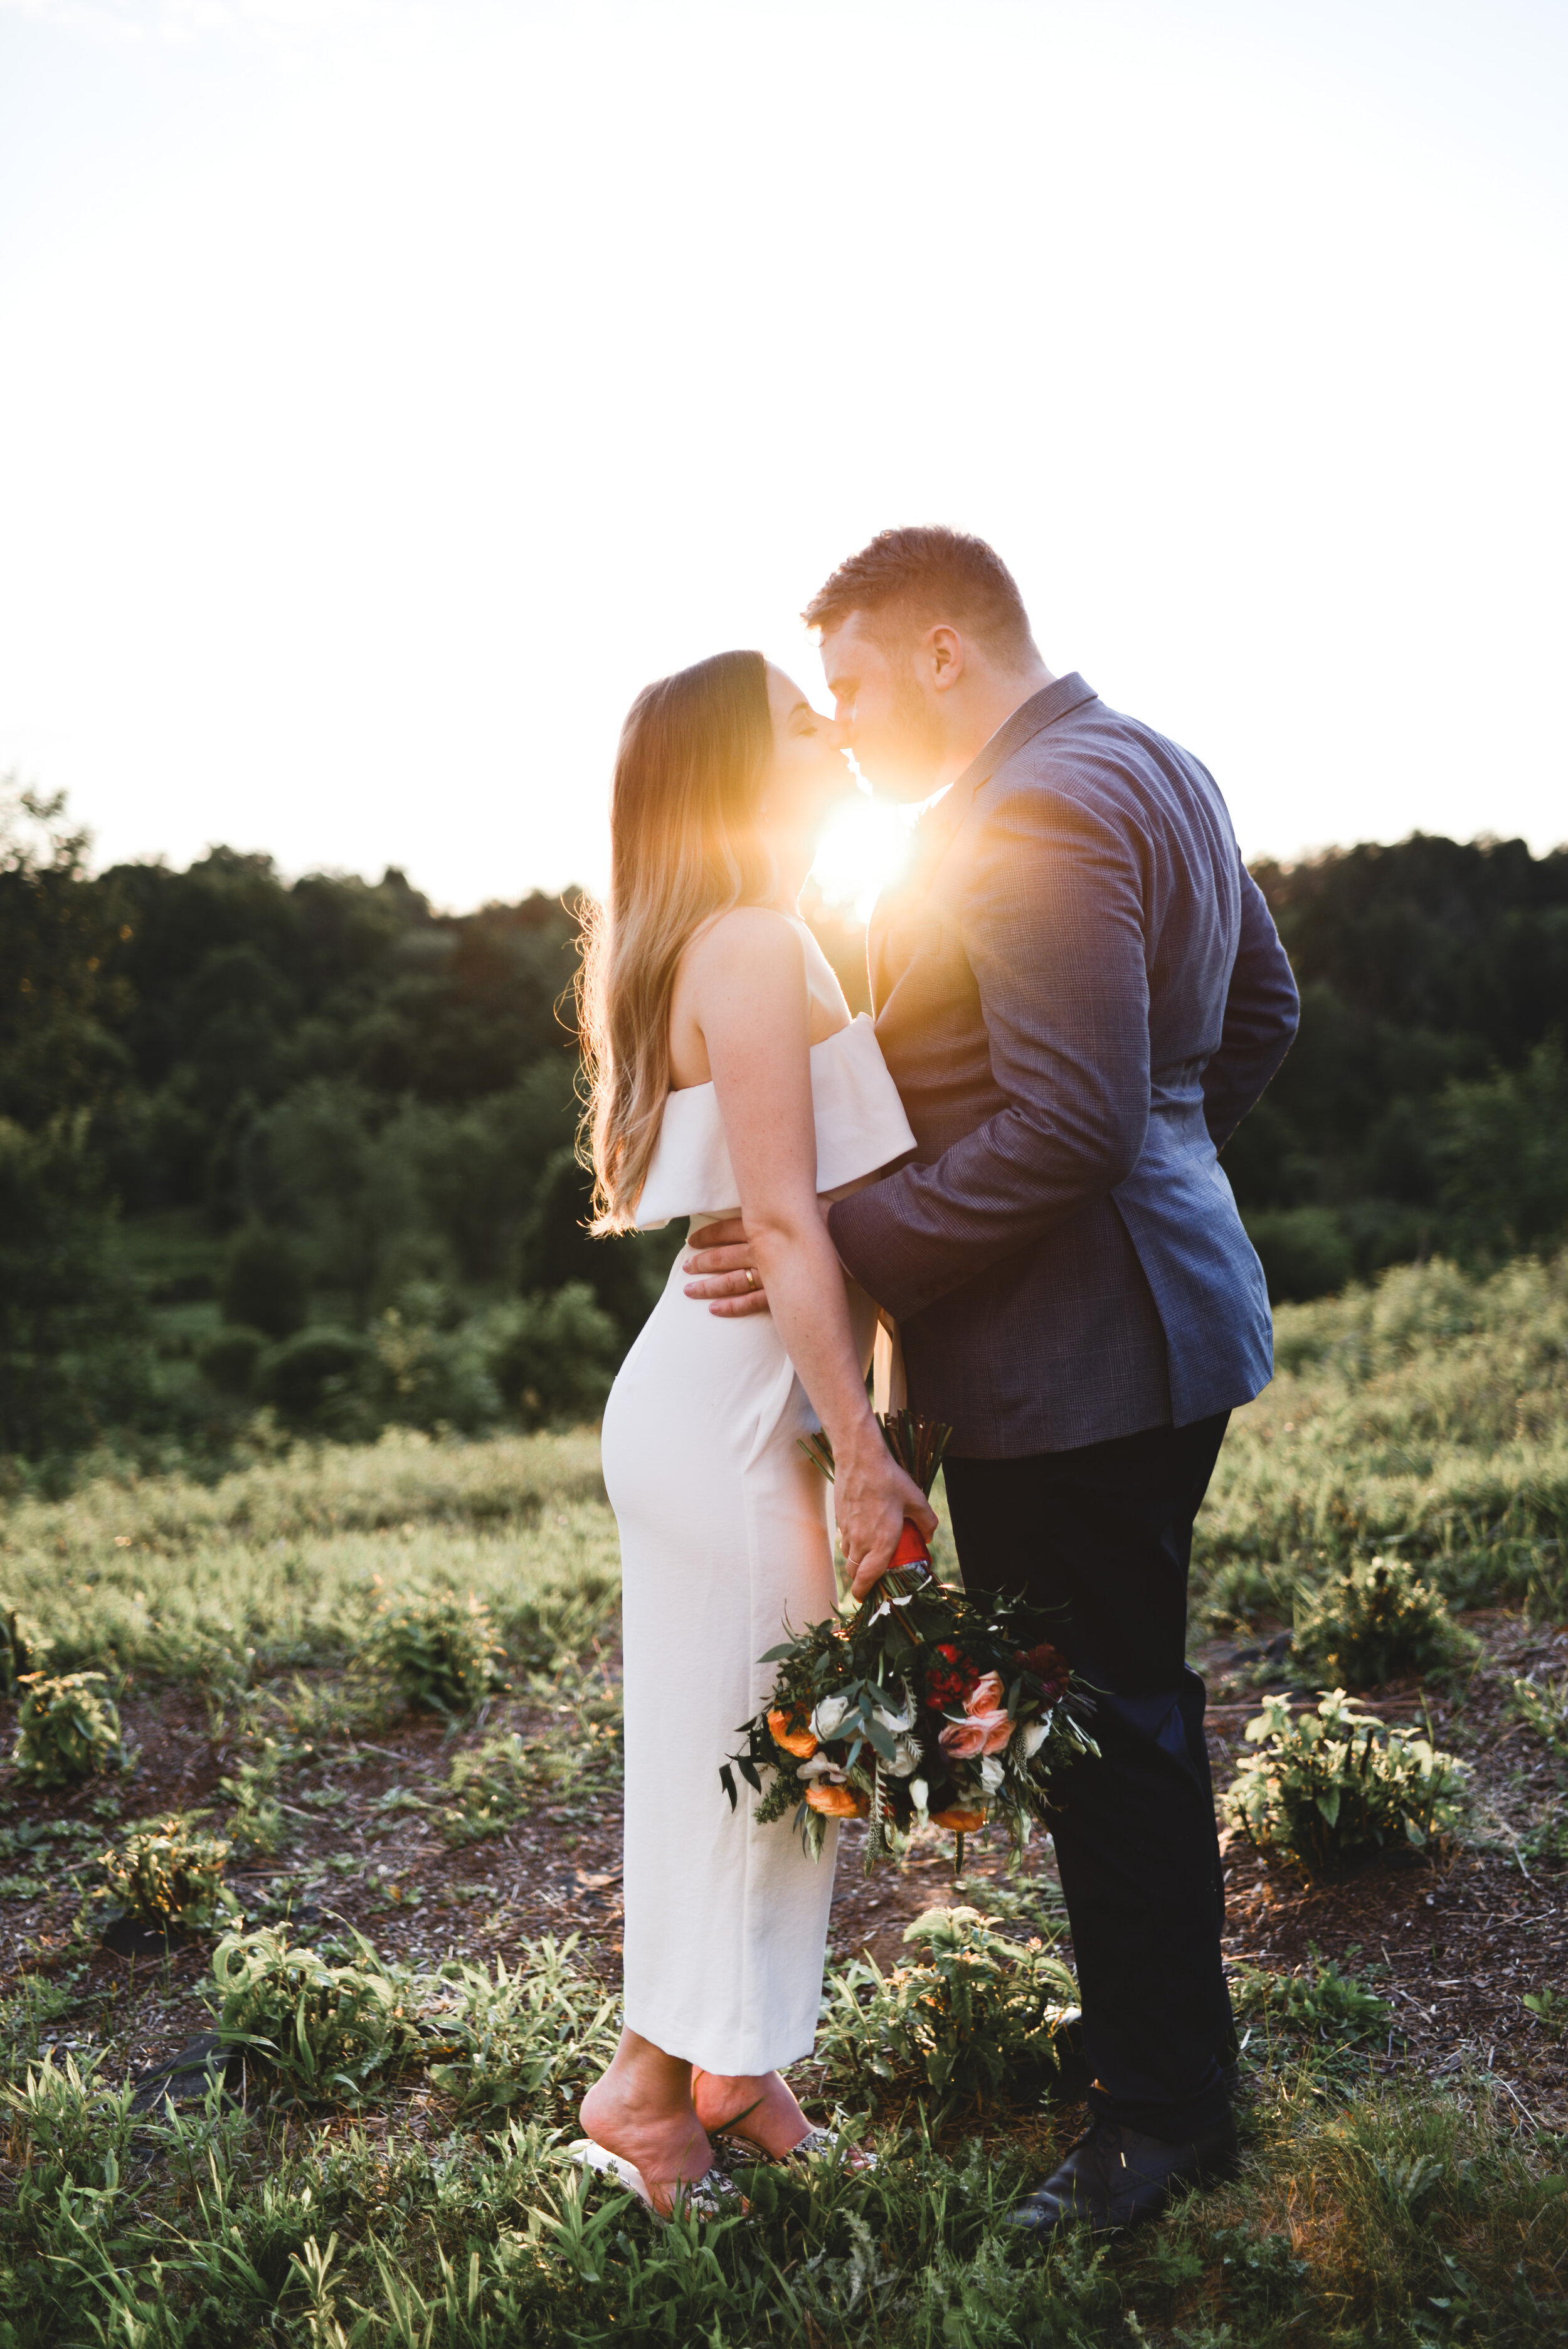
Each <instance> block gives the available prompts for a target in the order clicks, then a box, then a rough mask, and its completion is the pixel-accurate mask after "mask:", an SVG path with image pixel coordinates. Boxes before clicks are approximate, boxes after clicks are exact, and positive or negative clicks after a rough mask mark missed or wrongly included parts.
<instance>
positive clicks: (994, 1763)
mask: <svg viewBox="0 0 1568 2349" xmlns="http://www.w3.org/2000/svg"><path fill="white" fill-rule="evenodd" d="M1006 1775H1007V1773H1006V1770H1005V1769H1004V1768H1003V1766H1002V1757H1001V1755H1000V1754H982V1755H981V1756H980V1784H981V1785H982V1786H984V1788H985V1792H986V1793H987V1794H988V1795H994V1794H995V1792H996V1791H997V1789H998V1787H999V1786H1000V1785H1001V1784H1002V1781H1003V1779H1004V1778H1005V1777H1006Z"/></svg>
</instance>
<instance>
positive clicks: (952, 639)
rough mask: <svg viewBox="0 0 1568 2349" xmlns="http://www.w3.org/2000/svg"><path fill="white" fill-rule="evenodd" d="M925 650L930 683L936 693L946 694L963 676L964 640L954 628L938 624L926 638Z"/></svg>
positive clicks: (941, 623)
mask: <svg viewBox="0 0 1568 2349" xmlns="http://www.w3.org/2000/svg"><path fill="white" fill-rule="evenodd" d="M925 649H926V657H927V659H928V660H929V661H930V663H931V682H932V684H933V686H934V688H935V689H936V691H937V692H938V693H946V692H947V691H948V690H949V689H950V688H952V687H953V686H955V685H956V684H957V682H958V680H959V678H961V677H962V676H963V674H964V639H963V637H962V636H960V635H959V633H958V631H957V629H956V628H950V627H949V626H947V625H946V623H945V621H943V622H939V623H938V625H937V626H935V627H934V628H933V629H932V630H931V631H930V633H929V635H928V636H927V637H926V639H925Z"/></svg>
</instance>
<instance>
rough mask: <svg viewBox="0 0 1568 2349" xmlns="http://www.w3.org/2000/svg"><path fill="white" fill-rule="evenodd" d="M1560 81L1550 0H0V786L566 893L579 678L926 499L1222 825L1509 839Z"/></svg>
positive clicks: (586, 811)
mask: <svg viewBox="0 0 1568 2349" xmlns="http://www.w3.org/2000/svg"><path fill="white" fill-rule="evenodd" d="M1565 114H1568V7H1564V6H1563V5H1562V0H1302V5H1295V0H1173V4H1172V0H1024V5H1015V0H965V5H963V6H962V7H954V6H953V5H951V0H943V5H929V0H825V5H818V0H657V5H653V0H439V5H415V4H414V0H0V351H3V353H4V359H3V363H0V775H4V774H5V773H6V772H8V771H9V772H11V773H13V774H15V777H16V778H17V779H19V781H21V782H23V783H25V784H29V785H31V786H33V787H35V788H36V789H38V790H40V791H45V792H51V791H65V792H67V793H68V795H69V805H70V809H71V812H72V813H73V814H74V816H75V817H76V818H77V820H78V821H80V822H82V823H87V824H88V825H90V826H91V828H92V830H93V832H94V833H95V835H96V840H97V850H96V854H97V855H98V859H99V861H100V862H110V861H114V860H118V859H120V858H124V857H131V856H152V855H160V854H161V855H167V856H168V857H169V858H170V859H171V860H172V861H174V862H176V863H184V862H185V861H187V860H188V859H190V858H191V857H192V856H195V855H199V854H201V852H202V851H203V849H204V848H205V847H206V846H207V845H208V844H209V843H213V842H224V843H228V844H230V845H232V846H234V847H236V848H242V849H264V850H267V851H270V852H271V853H272V854H274V855H275V856H276V858H277V860H278V863H279V864H280V866H281V867H282V868H283V869H284V871H285V872H288V873H298V872H302V871H306V870H321V869H329V870H344V871H355V872H363V873H366V874H370V875H371V876H375V875H377V874H379V872H380V871H381V869H382V868H383V866H385V865H387V864H397V865H400V866H402V867H403V868H404V869H406V870H407V873H408V874H409V875H410V877H411V878H412V879H413V880H414V881H416V882H417V883H418V885H420V886H422V887H423V888H425V889H427V890H428V892H429V893H430V894H431V895H432V896H433V897H434V898H435V899H436V900H437V902H438V903H440V904H442V905H451V906H465V905H472V904H474V903H476V902H479V901H480V900H482V899H484V898H488V897H500V898H511V897H515V896H517V895H521V893H522V892H524V891H525V890H527V889H529V888H531V887H535V886H539V887H544V888H548V889H552V890H553V889H557V888H560V887H562V886H563V885H566V884H568V883H570V882H574V881H576V882H584V883H586V884H587V885H590V886H599V885H602V884H603V879H604V875H605V870H606V864H607V831H606V823H605V802H606V794H607V787H608V779H609V773H610V767H611V761H612V760H613V757H614V744H615V738H616V734H617V731H618V730H619V726H620V721H621V719H622V716H623V714H624V710H625V708H626V705H627V704H628V702H629V701H630V699H631V698H632V696H633V695H634V693H635V691H636V690H637V688H639V687H640V686H641V685H642V684H644V683H645V681H646V680H647V679H648V678H652V677H655V676H659V675H662V674H665V672H667V671H668V670H670V669H672V668H676V667H681V666H682V665H684V664H685V663H686V662H688V661H691V660H695V659H698V658H701V657H703V656H704V655H706V654H707V653H709V652H713V651H717V650H719V649H721V648H722V647H726V646H729V645H748V644H749V645H758V646H760V647H762V649H763V650H764V651H766V652H767V653H768V655H769V657H770V658H773V659H775V660H777V661H779V663H780V664H781V665H782V666H784V667H787V668H789V670H790V671H791V673H792V674H794V675H795V676H796V677H797V678H799V679H800V680H801V682H802V683H803V684H804V685H805V686H806V688H807V689H808V690H809V691H810V692H812V693H813V694H815V695H817V696H818V697H819V698H820V689H821V688H820V668H819V666H818V662H817V658H816V655H815V652H814V649H813V647H812V646H811V644H810V639H809V638H808V637H807V636H806V634H805V632H804V631H803V629H802V628H801V626H800V625H799V619H798V617H797V615H798V614H799V608H800V606H801V605H802V604H803V603H804V602H805V601H806V599H807V597H808V596H809V595H810V594H811V593H812V592H813V591H814V590H815V588H816V587H817V586H818V585H820V583H821V581H822V579H823V578H824V577H825V575H826V574H827V573H828V572H829V571H830V569H831V568H832V567H833V565H834V564H836V563H837V562H838V561H840V560H841V558H842V557H843V556H844V555H845V554H849V553H850V552H851V551H852V550H853V549H854V548H855V547H856V546H858V545H860V544H861V543H862V542H863V541H864V540H865V539H866V538H868V537H869V536H870V535H871V534H872V533H873V532H874V531H876V530H878V529H881V528H883V527H886V526H888V525H890V524H894V523H908V522H929V521H944V522H950V523H954V524H957V525H958V526H960V527H963V528H965V529H970V530H975V531H978V532H979V533H982V534H983V535H985V537H987V538H989V539H991V540H992V541H993V543H995V545H996V546H997V547H998V548H999V549H1000V550H1001V552H1002V554H1004V555H1005V557H1006V560H1007V561H1008V563H1009V564H1010V565H1011V566H1012V568H1013V570H1014V572H1015V574H1016V576H1017V578H1018V581H1019V584H1020V585H1021V587H1022V588H1023V591H1024V595H1025V599H1026V603H1027V605H1028V606H1029V609H1030V613H1031V616H1032V617H1033V620H1034V623H1035V629H1036V635H1037V639H1038V641H1039V644H1040V647H1041V650H1042V652H1043V654H1044V656H1045V658H1046V659H1047V662H1048V663H1049V665H1050V666H1051V667H1052V668H1053V669H1055V670H1057V671H1058V672H1064V671H1066V670H1068V669H1073V668H1078V669H1081V670H1082V671H1083V672H1084V674H1085V675H1086V676H1087V677H1088V679H1089V680H1090V682H1091V683H1092V684H1093V685H1094V687H1095V688H1097V689H1098V690H1099V692H1100V693H1102V694H1103V695H1104V696H1105V698H1107V699H1108V700H1109V701H1110V702H1112V703H1113V704H1115V705H1116V706H1118V707H1119V708H1121V709H1129V710H1131V711H1133V712H1135V713H1136V714H1137V715H1138V716H1140V718H1142V719H1146V720H1147V721H1148V722H1150V724H1152V725H1154V726H1156V727H1158V728H1159V729H1160V730H1161V731H1162V732H1165V733H1167V734H1171V735H1173V736H1175V737H1176V738H1177V739H1178V740H1181V741H1182V742H1184V743H1186V744H1187V745H1188V747H1189V748H1191V750H1194V751H1196V752H1197V754H1198V755H1199V757H1201V758H1202V760H1203V761H1204V762H1205V763H1206V764H1207V765H1208V766H1209V767H1210V768H1211V769H1212V771H1213V772H1214V773H1215V775H1216V776H1217V778H1218V780H1219V781H1220V783H1221V786H1222V789H1223V791H1224V792H1225V794H1226V797H1227V799H1228V801H1229V802H1230V806H1231V809H1232V812H1233V817H1234V820H1235V823H1236V828H1237V832H1238V834H1239V836H1240V839H1241V842H1242V844H1243V849H1244V851H1245V852H1246V853H1247V854H1248V855H1250V856H1259V855H1264V854H1271V855H1276V856H1281V857H1284V858H1295V857H1298V856H1300V855H1303V854H1309V853H1311V852H1312V851H1313V850H1315V849H1316V848H1320V847H1322V846H1325V845H1327V844H1330V843H1346V842H1349V841H1352V840H1359V839H1382V840H1390V839H1397V838H1400V837H1402V836H1404V835H1405V834H1406V833H1408V832H1410V831H1411V830H1413V829H1420V830H1424V831H1428V832H1445V833H1451V834H1454V835H1456V836H1458V837H1460V838H1465V839H1469V838H1471V837H1474V836H1476V835H1478V834H1480V833H1497V834H1501V835H1503V836H1510V835H1512V834H1516V833H1517V834H1522V835H1523V836H1524V837H1525V838H1526V839H1528V840H1529V841H1530V842H1531V843H1532V845H1533V846H1534V847H1535V848H1537V849H1538V850H1539V849H1545V848H1547V847H1550V846H1552V845H1553V844H1555V843H1558V842H1560V841H1562V840H1563V839H1564V838H1565V837H1568V754H1565V751H1564V748H1563V740H1564V737H1563V722H1562V713H1561V707H1560V705H1561V701H1562V698H1563V643H1564V639H1565V624H1568V608H1565V605H1568V588H1565V585H1564V574H1565V565H1564V563H1563V547H1564V544H1565V543H1568V432H1565V431H1564V429H1563V418H1564V417H1565V416H1568V383H1565V380H1564V378H1565V374H1568V368H1565V365H1564V361H1565V357H1568V304H1565V302H1564V298H1563V297H1564V290H1565V289H1564V274H1565V271H1564V258H1565V254H1568V233H1565V232H1568V123H1565V120H1564V116H1565ZM872 829H873V830H874V827H872ZM869 871H870V864H869V863H868V857H867V854H866V852H865V849H864V843H863V842H861V843H859V844H857V843H856V841H855V840H851V843H850V844H849V845H848V846H847V847H845V846H844V845H843V844H842V843H841V854H840V856H839V859H838V862H837V864H836V865H835V866H834V868H833V874H832V878H833V883H834V886H835V888H836V889H837V890H838V892H839V894H841V895H846V896H850V897H856V896H863V894H864V887H865V885H866V882H867V877H868V873H869Z"/></svg>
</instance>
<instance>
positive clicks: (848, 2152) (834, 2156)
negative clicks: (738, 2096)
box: [718, 2128, 877, 2170]
mask: <svg viewBox="0 0 1568 2349" xmlns="http://www.w3.org/2000/svg"><path fill="white" fill-rule="evenodd" d="M718 2134H719V2135H720V2136H721V2137H725V2138H727V2141H728V2142H729V2143H730V2144H731V2145H732V2146H734V2147H736V2149H737V2151H738V2152H740V2153H742V2154H744V2156H745V2157H746V2158H747V2160H748V2161H837V2162H838V2163H840V2165H841V2167H842V2168H844V2169H847V2170H860V2169H874V2168H876V2166H877V2158H876V2156H875V2154H874V2153H868V2152H867V2151H866V2149H865V2147H863V2146H860V2145H857V2144H856V2143H855V2141H854V2139H853V2137H850V2136H848V2135H847V2134H846V2133H845V2132H843V2131H842V2130H839V2129H824V2128H811V2129H808V2130H807V2131H806V2134H805V2136H804V2137H800V2138H799V2139H798V2140H797V2141H796V2143H795V2144H794V2145H792V2146H790V2147H789V2150H788V2151H787V2152H785V2153H769V2151H768V2149H767V2147H765V2146H760V2145H758V2143H757V2141H756V2139H755V2138H753V2137H743V2136H742V2135H741V2133H740V2131H739V2130H738V2129H733V2128H728V2129H721V2130H720V2131H719V2132H718Z"/></svg>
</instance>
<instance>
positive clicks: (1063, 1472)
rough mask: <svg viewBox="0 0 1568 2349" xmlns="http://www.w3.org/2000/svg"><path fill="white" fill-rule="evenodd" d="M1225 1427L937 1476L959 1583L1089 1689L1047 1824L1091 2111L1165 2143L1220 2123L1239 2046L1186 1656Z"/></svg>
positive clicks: (953, 1467) (1147, 1432) (1121, 1440)
mask: <svg viewBox="0 0 1568 2349" xmlns="http://www.w3.org/2000/svg"><path fill="white" fill-rule="evenodd" d="M1229 1416H1230V1414H1229V1413H1228V1412H1221V1413H1217V1414H1215V1416H1213V1417H1212V1418H1210V1419H1202V1420H1198V1421H1196V1422H1194V1423H1193V1424H1192V1425H1191V1426H1190V1427H1150V1428H1145V1429H1142V1430H1140V1433H1137V1434H1136V1435H1122V1436H1116V1437H1113V1438H1112V1439H1111V1440H1110V1441H1109V1442H1108V1443H1104V1444H1083V1445H1081V1446H1079V1447H1078V1449H1077V1450H1075V1451H1071V1452H1041V1453H1033V1454H1029V1455H1028V1456H1027V1457H1026V1458H1023V1459H1015V1460H954V1459H951V1458H950V1459H949V1460H948V1461H947V1463H946V1469H945V1474H946V1482H947V1505H948V1514H949V1516H950V1518H951V1521H952V1526H953V1537H954V1542H955V1544H956V1546H957V1550H958V1558H959V1563H960V1565H961V1566H962V1568H963V1569H964V1580H965V1587H966V1588H968V1589H970V1590H972V1591H977V1590H996V1591H1013V1592H1018V1593H1020V1594H1022V1595H1023V1596H1024V1597H1026V1598H1027V1599H1031V1600H1032V1601H1034V1603H1035V1604H1036V1605H1037V1606H1041V1607H1047V1608H1050V1609H1053V1610H1055V1611H1054V1612H1053V1614H1052V1617H1051V1628H1050V1629H1049V1630H1048V1631H1047V1636H1048V1637H1049V1638H1050V1639H1051V1640H1053V1642H1054V1643H1055V1644H1056V1645H1057V1647H1059V1648H1060V1649H1061V1650H1062V1651H1063V1652H1064V1654H1066V1655H1067V1656H1068V1659H1069V1660H1070V1661H1072V1663H1074V1664H1075V1665H1076V1666H1077V1668H1078V1671H1080V1672H1082V1673H1083V1675H1084V1677H1085V1678H1086V1679H1087V1680H1089V1681H1091V1682H1093V1683H1094V1684H1095V1687H1096V1690H1097V1692H1099V1693H1098V1695H1097V1702H1096V1712H1095V1715H1094V1719H1093V1722H1092V1723H1091V1724H1090V1726H1091V1728H1092V1730H1093V1733H1094V1736H1095V1739H1096V1741H1097V1743H1098V1744H1099V1749H1100V1758H1099V1761H1094V1760H1086V1761H1083V1762H1080V1763H1079V1764H1078V1765H1077V1766H1076V1767H1075V1768H1074V1770H1073V1771H1072V1772H1071V1774H1070V1775H1069V1777H1068V1782H1067V1785H1066V1790H1065V1800H1064V1803H1063V1807H1062V1809H1061V1810H1060V1811H1059V1812H1058V1813H1057V1816H1056V1818H1055V1820H1054V1821H1053V1825H1052V1834H1053V1838H1054V1841H1055V1843H1056V1847H1057V1865H1058V1867H1059V1868H1060V1869H1061V1878H1062V1890H1063V1892H1064V1894H1065V1895H1066V1899H1067V1909H1068V1921H1069V1923H1070V1925H1071V1927H1072V1937H1073V1955H1074V1957H1075V1959H1076V1960H1077V1963H1078V1990H1079V1995H1080V1997H1081V1998H1082V2001H1083V2028H1084V2047H1085V2053H1086V2054H1087V2056H1088V2064H1089V2069H1090V2071H1091V2073H1092V2074H1093V2075H1094V2080H1095V2085H1094V2087H1093V2088H1092V2089H1091V2090H1090V2095H1089V2100H1090V2103H1091V2104H1092V2105H1094V2106H1096V2107H1097V2108H1098V2109H1099V2110H1100V2111H1102V2112H1106V2113H1109V2114H1110V2115H1112V2116H1114V2117H1115V2118H1116V2119H1118V2120H1121V2121H1125V2122H1127V2123H1128V2124H1129V2126H1130V2127H1133V2128H1138V2129H1142V2130H1144V2131H1146V2132H1147V2133H1148V2134H1149V2135H1150V2136H1151V2137H1166V2138H1170V2139H1172V2140H1174V2139H1180V2138H1185V2137H1191V2136H1193V2135H1195V2134H1197V2133H1198V2132H1199V2131H1201V2130H1203V2129H1206V2128H1210V2127H1212V2126H1213V2125H1214V2124H1215V2123H1216V2122H1218V2121H1220V2120H1221V2119H1222V2118H1223V2116H1224V2114H1225V2111H1226V2108H1227V2105H1228V2102H1229V2096H1228V2091H1227V2088H1226V2085H1225V2081H1224V2077H1223V2075H1222V2068H1221V2067H1222V2064H1226V2063H1228V2062H1229V2061H1230V2059H1231V2057H1232V2055H1233V2052H1234V2045H1235V2030H1234V2024H1233V2020H1232V2016H1231V2001H1230V1993H1229V1992H1228V1991H1227V1990H1226V1987H1225V1982H1224V1975H1223V1972H1222V1967H1221V1958H1220V1933H1221V1929H1222V1922H1223V1917H1224V1880H1223V1875H1222V1868H1221V1863H1220V1850H1219V1841H1218V1837H1217V1835H1216V1831H1215V1826H1214V1795H1213V1788H1212V1784H1211V1781H1210V1775H1209V1756H1208V1748H1207V1746H1206V1744H1205V1743H1204V1738H1203V1705H1204V1692H1203V1683H1202V1681H1201V1680H1200V1679H1199V1677H1198V1675H1197V1673H1196V1672H1194V1671H1191V1670H1190V1669H1189V1667H1188V1665H1187V1662H1186V1636H1187V1570H1188V1566H1189V1564H1190V1562H1191V1551H1192V1521H1193V1519H1194V1517H1195V1516H1197V1514H1198V1509H1199V1506H1200V1504H1201V1503H1202V1498H1203V1495H1204V1493H1205V1492H1206V1491H1207V1489H1208V1485H1209V1479H1210V1476H1211V1475H1212V1473H1213V1467H1214V1462H1215V1460H1216V1459H1217V1458H1218V1456H1219V1451H1220V1443H1221V1439H1222V1436H1223V1435H1224V1433H1225V1424H1226V1421H1227V1420H1228V1419H1229Z"/></svg>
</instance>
